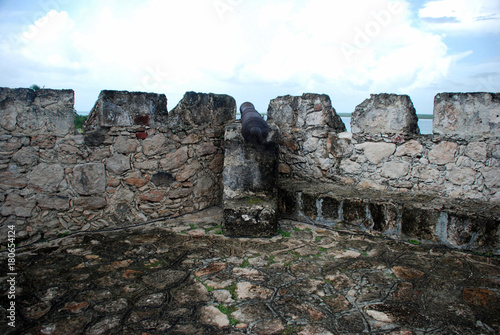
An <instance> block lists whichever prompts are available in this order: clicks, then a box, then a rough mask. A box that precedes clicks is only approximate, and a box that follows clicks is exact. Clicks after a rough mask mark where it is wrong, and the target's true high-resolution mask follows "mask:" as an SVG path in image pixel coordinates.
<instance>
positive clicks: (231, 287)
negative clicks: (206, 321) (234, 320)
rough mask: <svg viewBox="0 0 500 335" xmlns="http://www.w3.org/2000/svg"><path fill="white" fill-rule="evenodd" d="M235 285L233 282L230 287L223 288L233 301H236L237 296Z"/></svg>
mask: <svg viewBox="0 0 500 335" xmlns="http://www.w3.org/2000/svg"><path fill="white" fill-rule="evenodd" d="M236 287H237V286H236V283H235V282H233V283H232V284H231V285H229V286H227V287H225V289H226V290H228V291H229V293H231V298H233V300H238V295H237V294H236Z"/></svg>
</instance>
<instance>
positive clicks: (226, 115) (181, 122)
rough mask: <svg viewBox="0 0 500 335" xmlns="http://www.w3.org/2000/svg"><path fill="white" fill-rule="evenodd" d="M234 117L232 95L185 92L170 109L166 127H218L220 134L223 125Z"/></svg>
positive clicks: (234, 109)
mask: <svg viewBox="0 0 500 335" xmlns="http://www.w3.org/2000/svg"><path fill="white" fill-rule="evenodd" d="M235 119H236V101H235V100H234V98H233V97H231V96H229V95H225V94H213V93H195V92H186V94H184V97H183V98H182V100H181V101H180V102H179V104H178V105H177V106H176V107H175V108H174V109H172V110H171V111H170V114H169V117H168V127H169V128H171V129H184V128H185V129H189V128H194V127H210V128H220V129H221V130H220V131H221V134H220V135H222V134H223V131H224V128H223V127H224V126H225V125H226V124H228V123H229V122H231V121H234V120H235ZM216 136H217V135H216Z"/></svg>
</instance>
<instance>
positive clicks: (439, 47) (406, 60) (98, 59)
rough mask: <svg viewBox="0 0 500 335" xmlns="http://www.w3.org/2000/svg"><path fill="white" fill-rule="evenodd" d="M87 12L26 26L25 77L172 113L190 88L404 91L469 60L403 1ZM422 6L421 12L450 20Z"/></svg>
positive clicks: (116, 5) (155, 5)
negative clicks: (137, 98)
mask: <svg viewBox="0 0 500 335" xmlns="http://www.w3.org/2000/svg"><path fill="white" fill-rule="evenodd" d="M444 1H447V0H443V1H433V3H434V2H444ZM454 1H458V0H454ZM102 3H104V4H106V5H102ZM86 4H87V5H88V6H89V7H90V8H92V11H91V13H92V15H91V16H89V15H88V12H85V11H78V10H73V11H68V12H65V11H55V10H52V11H50V12H48V13H47V15H46V16H44V17H42V18H40V19H39V20H37V21H36V22H34V23H33V25H32V26H30V27H28V28H27V29H26V31H25V33H24V35H23V36H24V38H23V43H22V45H21V46H22V47H21V48H19V50H11V51H10V52H11V58H12V59H10V61H12V62H14V61H17V63H18V64H19V66H18V67H19V68H20V70H21V72H22V74H21V76H26V73H27V71H28V70H29V71H30V72H29V73H30V75H32V74H36V73H43V75H44V78H43V80H40V81H36V83H39V84H41V85H43V84H47V85H48V86H63V85H66V87H70V88H74V89H75V90H76V91H77V97H78V92H82V93H81V94H80V96H85V97H87V96H91V93H89V92H98V91H99V90H100V89H127V90H141V91H152V92H159V93H166V94H167V96H168V97H169V100H170V101H171V102H172V103H169V106H170V107H173V105H175V104H176V101H175V100H176V99H177V98H178V97H180V96H181V95H182V93H184V92H185V91H187V90H197V91H205V92H208V91H211V92H214V91H215V92H218V93H228V94H233V92H242V91H245V92H250V93H251V94H254V95H257V94H258V95H260V96H266V94H274V92H277V91H280V90H279V89H277V88H283V89H284V88H286V89H289V88H293V89H294V90H302V91H313V92H321V93H329V92H332V91H337V90H339V91H341V92H343V94H345V95H346V96H347V95H352V96H354V95H359V92H363V94H365V95H368V94H369V93H376V92H381V91H388V92H396V91H397V92H401V93H409V92H408V91H411V90H416V89H419V88H425V87H427V86H428V85H430V84H433V83H436V82H439V81H441V80H442V79H443V78H446V77H447V76H448V75H449V71H450V68H451V66H453V64H454V63H455V62H457V60H458V59H459V58H460V57H464V56H466V55H468V54H467V53H464V54H461V55H450V54H449V49H448V48H447V46H446V44H445V43H444V41H443V36H441V35H439V34H436V33H432V32H430V31H424V30H421V29H419V28H418V27H415V26H414V25H413V23H412V19H411V17H412V13H410V9H409V6H408V3H407V2H405V1H391V0H358V1H350V2H345V3H342V5H341V6H340V5H339V4H338V3H337V2H334V1H325V0H309V1H285V0H282V1H273V2H269V1H257V0H256V1H251V2H250V1H240V0H215V1H204V0H196V1H160V0H151V1H148V2H141V3H139V2H127V1H120V2H118V1H115V2H102V1H100V0H95V1H93V0H89V2H87V3H86ZM467 4H468V3H466V5H467ZM428 5H429V6H426V7H424V9H422V11H421V12H420V15H435V16H436V15H437V16H436V17H440V16H439V15H444V14H446V13H445V12H444V10H442V11H441V12H440V11H439V10H438V9H439V8H438V7H435V8H434V9H433V8H432V6H431V3H428ZM436 6H437V5H436ZM467 6H469V5H467ZM426 8H427V9H426ZM436 8H437V9H436ZM459 12H460V11H459ZM68 13H71V14H68ZM478 13H482V12H481V11H479V12H478ZM459 16H460V15H458V14H456V17H459ZM2 50H3V49H2ZM2 52H3V51H2ZM3 59H5V55H4V57H3ZM32 83H33V82H31V83H29V84H32ZM29 84H28V85H29ZM271 91H272V92H273V93H270V92H271ZM365 92H366V93H365ZM283 93H290V94H299V93H300V92H283ZM92 94H94V93H92ZM172 96H173V97H175V98H173V99H172ZM96 97H97V94H95V97H94V98H93V99H95V98H96ZM272 98H274V96H266V99H267V101H269V99H272ZM78 103H80V102H79V101H78V99H77V104H78ZM92 103H93V101H90V102H86V107H84V108H83V109H90V107H89V105H91V104H92ZM348 111H349V110H348Z"/></svg>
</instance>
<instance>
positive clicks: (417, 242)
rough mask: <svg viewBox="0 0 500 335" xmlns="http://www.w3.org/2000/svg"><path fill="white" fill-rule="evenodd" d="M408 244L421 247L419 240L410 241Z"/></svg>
mask: <svg viewBox="0 0 500 335" xmlns="http://www.w3.org/2000/svg"><path fill="white" fill-rule="evenodd" d="M408 242H410V243H411V244H415V245H419V244H420V242H419V241H417V240H408Z"/></svg>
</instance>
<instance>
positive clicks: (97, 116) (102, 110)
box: [84, 90, 168, 130]
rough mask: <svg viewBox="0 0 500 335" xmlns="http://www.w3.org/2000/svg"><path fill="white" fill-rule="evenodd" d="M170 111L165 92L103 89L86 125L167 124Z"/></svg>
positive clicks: (95, 126) (97, 126) (86, 127)
mask: <svg viewBox="0 0 500 335" xmlns="http://www.w3.org/2000/svg"><path fill="white" fill-rule="evenodd" d="M167 115H168V110H167V98H166V96H165V95H164V94H155V93H144V92H128V91H109V90H103V91H101V93H100V94H99V98H98V99H97V101H96V103H95V105H94V107H93V108H92V111H91V112H90V114H89V117H88V119H87V120H86V122H85V125H84V128H85V129H86V130H92V129H98V128H99V127H128V126H133V125H146V126H147V125H149V126H160V125H162V124H165V121H166V119H167Z"/></svg>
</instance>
